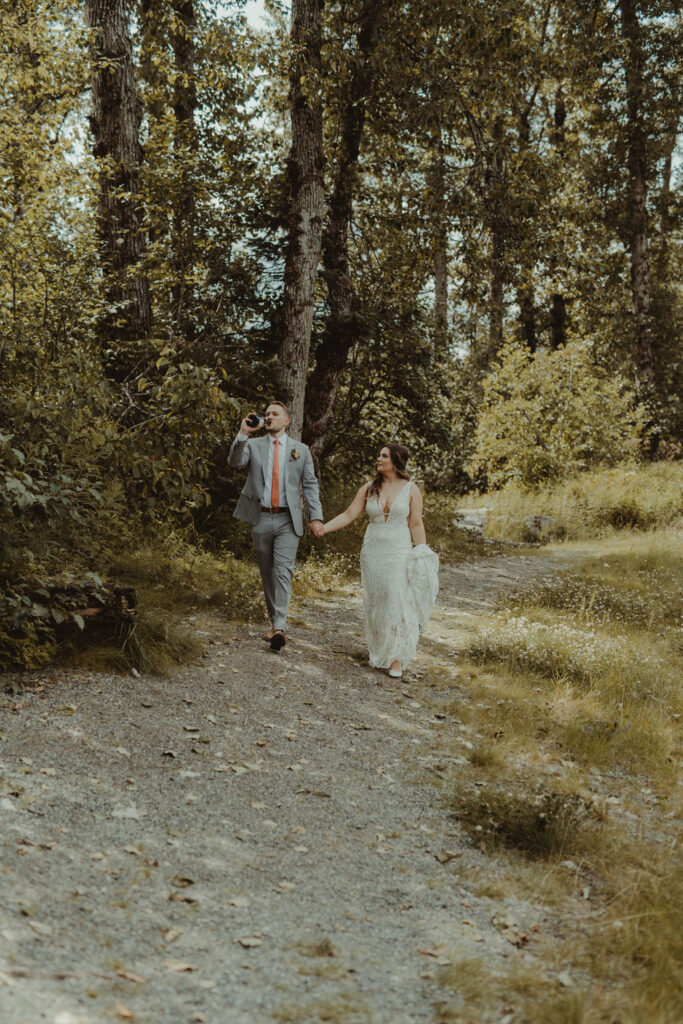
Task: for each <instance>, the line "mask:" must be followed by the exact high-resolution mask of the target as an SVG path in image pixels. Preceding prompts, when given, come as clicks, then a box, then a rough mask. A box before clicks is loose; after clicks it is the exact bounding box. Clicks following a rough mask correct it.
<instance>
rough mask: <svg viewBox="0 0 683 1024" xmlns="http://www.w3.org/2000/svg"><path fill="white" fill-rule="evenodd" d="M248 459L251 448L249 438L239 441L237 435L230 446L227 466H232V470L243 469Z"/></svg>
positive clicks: (247, 463)
mask: <svg viewBox="0 0 683 1024" xmlns="http://www.w3.org/2000/svg"><path fill="white" fill-rule="evenodd" d="M250 459H251V446H250V444H249V438H246V439H244V440H241V439H240V435H239V434H238V435H237V437H236V438H235V440H234V441H233V442H232V444H231V445H230V453H229V454H228V465H229V466H232V468H233V469H244V467H245V466H248V465H249V460H250Z"/></svg>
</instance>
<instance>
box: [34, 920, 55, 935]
mask: <svg viewBox="0 0 683 1024" xmlns="http://www.w3.org/2000/svg"><path fill="white" fill-rule="evenodd" d="M28 926H29V928H30V929H31V930H32V931H34V932H35V933H36V935H52V925H50V924H45V922H44V921H29V923H28Z"/></svg>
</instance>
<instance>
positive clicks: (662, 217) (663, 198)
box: [657, 90, 683, 287]
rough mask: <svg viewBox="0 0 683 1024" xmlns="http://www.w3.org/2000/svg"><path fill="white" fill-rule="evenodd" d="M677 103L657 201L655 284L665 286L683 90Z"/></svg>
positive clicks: (675, 103)
mask: <svg viewBox="0 0 683 1024" xmlns="http://www.w3.org/2000/svg"><path fill="white" fill-rule="evenodd" d="M677 99H678V102H675V101H674V103H673V104H672V111H671V118H670V121H669V130H668V131H667V134H666V136H665V139H664V160H663V166H662V185H661V188H660V190H659V197H658V200H657V211H658V213H659V237H658V240H657V241H658V244H657V283H658V285H659V286H660V287H661V286H666V285H667V283H668V278H669V235H670V233H671V227H672V224H673V217H672V214H671V173H672V171H673V155H674V150H675V149H676V142H677V140H678V125H679V122H680V119H681V100H682V99H683V90H681V91H680V93H679V96H678V97H677Z"/></svg>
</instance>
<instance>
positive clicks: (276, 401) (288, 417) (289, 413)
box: [268, 398, 292, 420]
mask: <svg viewBox="0 0 683 1024" xmlns="http://www.w3.org/2000/svg"><path fill="white" fill-rule="evenodd" d="M268 404H269V405H279V406H280V408H281V409H282V411H283V412H284V414H285V416H286V417H287V419H288V420H291V418H292V414H291V412H290V411H289V409H288V408H287V406H286V405H285V403H284V402H279V401H278V400H277V398H276V399H275V400H274V401H273V402H269V403H268Z"/></svg>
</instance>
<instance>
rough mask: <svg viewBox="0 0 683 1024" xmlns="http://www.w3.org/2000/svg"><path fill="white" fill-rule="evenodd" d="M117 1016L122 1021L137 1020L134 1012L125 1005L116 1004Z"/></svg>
mask: <svg viewBox="0 0 683 1024" xmlns="http://www.w3.org/2000/svg"><path fill="white" fill-rule="evenodd" d="M116 1016H117V1017H119V1018H120V1019H121V1020H135V1014H134V1013H133V1011H132V1010H129V1009H128V1007H127V1006H124V1005H123V1003H117V1004H116Z"/></svg>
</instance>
